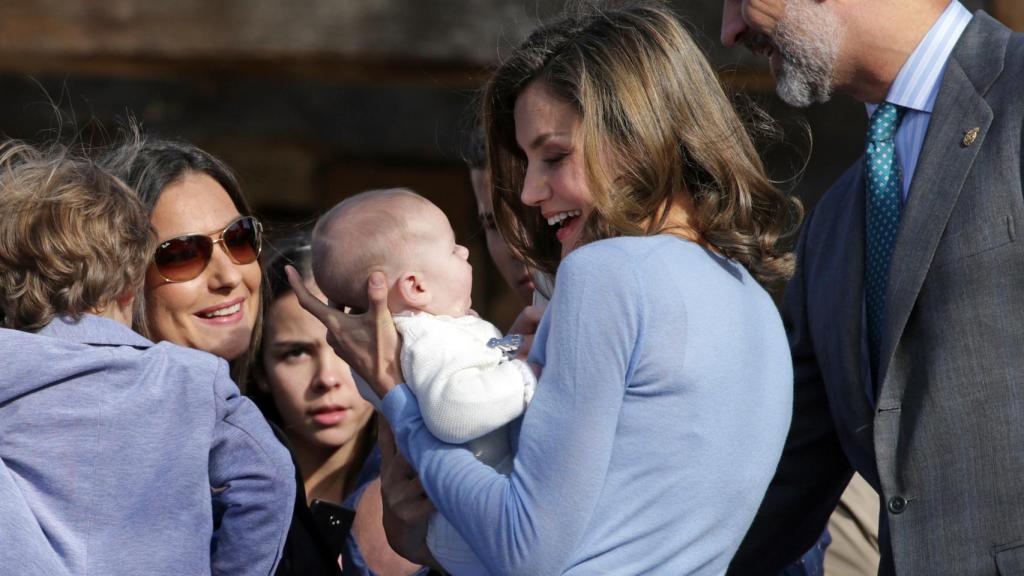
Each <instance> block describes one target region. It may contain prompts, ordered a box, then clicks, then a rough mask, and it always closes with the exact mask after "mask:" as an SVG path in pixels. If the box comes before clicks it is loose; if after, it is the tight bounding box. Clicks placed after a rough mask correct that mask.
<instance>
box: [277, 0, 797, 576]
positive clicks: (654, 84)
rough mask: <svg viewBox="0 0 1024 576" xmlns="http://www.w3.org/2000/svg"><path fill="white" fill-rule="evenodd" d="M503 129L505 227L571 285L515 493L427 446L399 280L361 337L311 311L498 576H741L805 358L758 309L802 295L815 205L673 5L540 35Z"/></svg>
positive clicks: (497, 139) (493, 158)
mask: <svg viewBox="0 0 1024 576" xmlns="http://www.w3.org/2000/svg"><path fill="white" fill-rule="evenodd" d="M483 119H484V123H485V125H486V128H487V134H488V152H489V158H490V166H491V170H492V178H493V183H492V193H493V196H494V200H495V202H494V205H495V217H496V219H497V221H498V224H499V227H500V228H501V230H502V233H503V235H504V236H505V237H506V238H507V239H508V240H509V241H510V243H511V244H512V246H513V248H514V250H515V251H516V252H517V253H518V254H520V255H522V256H523V257H524V258H525V259H526V261H527V263H528V264H530V265H531V266H533V267H535V268H538V269H541V270H545V271H549V272H554V271H556V269H557V283H556V287H555V291H554V294H553V297H552V300H551V303H550V305H549V307H548V309H547V312H546V313H545V316H544V319H543V320H542V322H541V325H540V327H539V329H538V332H537V335H536V339H535V341H534V345H533V349H532V350H531V353H530V360H531V361H533V362H534V363H536V364H538V365H540V366H541V367H542V374H541V378H540V381H539V383H538V385H537V391H536V395H535V396H534V399H533V403H532V404H531V405H530V407H529V408H528V409H527V411H526V414H525V415H524V417H523V419H522V422H521V429H520V434H519V437H518V445H517V453H516V457H515V464H514V469H513V471H512V473H511V474H510V475H508V476H504V475H501V474H498V473H496V472H495V471H493V470H489V469H487V468H486V467H484V466H482V465H480V464H479V463H478V462H476V461H475V460H474V459H473V457H472V455H471V454H469V453H467V452H465V451H464V450H460V449H458V448H456V447H451V446H447V445H445V444H443V443H441V442H439V441H437V440H436V439H435V438H433V437H432V436H431V435H430V434H429V432H428V431H427V430H426V428H425V427H424V425H423V420H422V418H421V416H420V413H419V408H418V406H417V403H416V401H415V398H414V397H413V395H412V394H411V393H410V392H409V390H408V389H407V388H406V387H405V386H404V385H403V384H401V382H402V374H401V369H400V363H399V362H398V361H397V359H396V358H395V355H394V351H395V350H396V345H395V341H396V337H395V335H394V330H393V328H392V327H391V323H390V319H389V317H388V315H387V311H386V307H385V306H383V302H384V299H386V288H385V286H386V283H385V282H382V281H381V280H382V279H381V278H380V276H381V274H380V273H375V274H373V275H371V277H370V280H369V292H370V295H371V310H370V313H369V314H366V315H365V316H363V317H358V316H355V317H352V316H345V315H343V314H341V313H339V312H338V311H337V310H333V309H331V308H328V307H326V306H324V305H323V304H322V303H320V302H318V301H317V300H315V299H314V298H312V297H310V296H309V295H308V294H305V293H303V292H301V291H300V292H299V293H300V301H302V302H303V303H304V305H306V306H307V307H308V309H310V310H312V311H314V313H315V314H317V315H318V316H319V317H320V318H321V319H322V320H323V321H324V322H325V323H326V324H327V325H328V327H329V328H331V329H332V333H333V335H334V338H335V340H337V342H338V345H337V349H338V351H339V353H341V354H342V355H343V357H345V358H346V360H348V361H349V363H350V364H351V365H353V366H354V367H355V368H356V370H357V371H359V372H360V373H361V374H363V375H364V376H366V377H367V379H368V381H369V383H370V384H371V386H372V387H373V389H374V391H375V392H376V393H377V394H378V395H380V396H381V398H382V400H383V402H382V405H383V413H384V415H385V417H386V418H387V420H388V421H389V422H390V424H391V426H392V427H393V429H394V432H395V437H396V440H397V443H398V447H399V448H400V449H401V451H402V453H403V454H404V455H405V456H406V457H407V458H408V459H409V461H410V462H411V464H412V465H413V467H414V468H415V469H416V471H417V472H418V473H419V477H420V480H421V481H422V483H423V486H424V488H425V489H426V492H427V494H428V495H429V496H430V499H431V500H432V501H433V502H434V504H435V505H436V506H437V509H438V511H440V513H441V514H443V515H445V517H446V518H447V519H448V520H449V521H450V522H451V523H452V524H453V525H455V527H456V528H458V529H459V531H460V533H462V534H463V535H464V536H465V537H466V539H467V540H468V541H469V543H470V545H471V546H472V548H473V549H474V551H475V552H476V553H477V555H478V556H479V558H480V559H481V561H483V562H484V563H485V564H486V565H487V567H488V569H489V571H491V572H493V573H496V574H557V573H581V574H602V573H628V574H647V573H664V574H721V573H724V572H725V570H726V567H727V566H728V563H729V560H730V558H731V557H732V555H733V554H734V553H735V551H736V549H737V547H738V546H739V543H740V541H741V539H742V538H743V535H744V533H745V532H746V529H747V527H748V526H749V525H750V522H751V520H752V519H753V517H754V514H755V513H756V511H757V508H758V505H759V504H760V501H761V498H762V496H763V495H764V492H765V490H766V488H767V486H768V483H769V481H770V480H771V477H772V474H773V473H774V471H775V466H776V464H777V462H778V458H779V455H780V453H781V450H782V445H783V442H784V440H785V436H786V432H787V429H788V426H789V420H790V415H791V402H792V396H791V394H792V392H791V386H792V366H791V362H790V357H789V350H788V346H787V344H786V337H785V333H784V330H783V327H782V322H781V320H780V318H779V315H778V312H777V310H776V308H775V306H774V304H773V302H772V300H771V298H770V297H769V295H768V293H767V292H766V291H765V289H764V288H763V287H762V285H774V284H776V283H778V282H781V281H783V280H784V279H785V278H786V277H787V276H788V275H789V274H790V273H791V271H792V267H793V260H792V256H791V255H790V254H788V253H786V252H785V251H783V250H782V249H780V248H779V246H778V241H779V239H780V238H781V237H783V236H785V235H786V234H787V233H789V232H791V231H792V230H793V229H794V228H795V226H796V224H797V223H798V221H799V216H800V207H799V204H798V203H797V202H796V201H795V200H792V199H790V198H788V197H787V196H786V195H784V194H783V193H781V192H780V191H778V190H777V189H776V188H774V187H773V186H772V184H771V182H770V180H769V179H768V177H767V176H766V174H765V170H764V167H763V165H762V163H761V160H760V159H759V157H758V155H757V150H756V149H755V147H754V144H753V142H752V140H751V138H750V136H749V134H748V132H747V131H746V129H745V127H744V124H743V123H742V122H741V120H740V118H739V117H738V115H737V113H736V112H735V110H734V109H733V107H732V105H731V102H730V101H729V99H728V98H727V97H726V96H725V94H724V92H723V91H722V88H721V86H720V84H719V81H718V78H717V76H716V75H715V72H714V70H712V68H711V67H710V65H709V64H708V62H707V60H706V59H705V57H704V55H703V54H702V53H701V51H700V49H699V48H698V47H697V46H696V44H695V43H694V42H693V40H692V38H690V36H689V35H688V34H687V33H686V31H685V30H684V29H683V27H682V26H681V25H680V24H679V22H678V21H677V20H676V18H675V17H674V16H673V15H672V14H671V13H670V12H669V11H668V10H667V9H665V8H662V7H660V5H651V4H644V5H637V6H632V7H626V8H622V9H613V10H604V11H598V10H595V9H588V10H585V11H584V12H582V13H580V14H577V15H573V16H570V17H568V18H565V19H563V20H561V21H559V22H556V23H553V24H550V25H547V26H544V27H542V28H540V29H539V30H537V31H536V32H535V33H534V34H533V35H532V36H531V37H530V38H529V39H527V40H526V42H525V43H523V44H522V45H521V46H520V47H519V48H518V49H517V50H516V51H515V52H514V53H513V54H512V55H511V56H510V57H509V58H508V59H507V60H506V61H505V62H504V63H502V65H501V66H500V67H499V68H498V70H497V71H496V72H495V74H494V76H493V77H492V78H491V80H490V82H489V83H488V85H487V88H486V92H485V95H484V111H483ZM314 257H315V256H314ZM293 284H294V283H293Z"/></svg>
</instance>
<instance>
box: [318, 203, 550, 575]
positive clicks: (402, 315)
mask: <svg viewBox="0 0 1024 576" xmlns="http://www.w3.org/2000/svg"><path fill="white" fill-rule="evenodd" d="M468 257H469V251H468V250H467V249H466V248H465V247H464V246H460V245H458V244H456V243H455V234H454V232H453V231H452V227H451V225H450V224H449V223H448V218H447V217H446V216H445V215H444V212H442V211H441V209H439V208H438V207H437V206H435V205H434V204H433V203H431V202H430V201H429V200H427V199H426V198H423V197H422V196H420V195H418V194H416V193H414V192H412V191H410V190H406V189H401V188H399V189H391V190H375V191H370V192H364V193H362V194H359V195H356V196H353V197H351V198H349V199H347V200H345V201H343V202H342V203H340V204H338V205H337V206H335V207H334V208H333V209H331V210H330V211H329V212H328V213H327V214H325V215H324V216H323V217H322V218H321V219H320V221H319V222H318V223H317V226H316V228H315V230H314V231H313V274H314V276H315V277H316V282H317V284H318V285H319V286H320V288H321V289H322V290H323V292H324V294H325V295H326V296H327V297H328V298H329V299H330V300H331V301H332V302H334V303H336V304H338V305H345V306H349V307H352V308H366V307H367V303H368V297H367V294H366V278H367V277H368V276H369V275H370V272H371V271H373V270H382V271H383V272H384V273H385V275H386V276H387V278H388V281H389V282H390V283H391V284H390V285H389V286H388V309H389V310H390V311H391V313H392V314H393V315H394V320H395V326H396V327H397V329H398V331H399V333H401V335H402V351H401V362H402V372H403V374H404V375H405V384H406V386H408V387H409V389H410V390H412V392H413V393H414V394H415V395H416V397H417V399H418V400H419V405H420V411H421V412H422V414H423V420H424V422H425V423H426V426H427V428H428V429H429V430H430V432H431V433H432V434H434V436H436V437H437V438H438V439H440V440H443V441H445V442H449V443H452V444H466V445H467V447H468V448H469V449H470V450H471V451H472V452H473V454H474V455H475V456H476V457H477V459H479V460H480V461H481V462H484V463H485V464H488V465H489V466H491V467H493V468H494V469H496V470H497V471H499V472H502V473H505V474H507V473H509V472H510V471H511V469H512V452H511V447H510V445H509V437H508V427H507V426H506V425H507V424H508V423H509V422H511V421H512V420H514V419H515V418H517V417H519V416H520V415H522V413H523V411H524V410H525V408H526V405H527V404H528V403H529V402H530V399H531V398H532V397H533V391H534V387H535V386H536V382H537V379H536V376H535V375H534V373H533V371H532V369H531V367H530V366H529V365H527V364H526V362H523V361H522V360H516V359H512V358H511V355H512V354H514V352H515V349H516V348H517V347H518V343H517V342H514V340H515V338H514V337H510V338H501V334H500V332H499V331H498V330H497V328H495V327H494V326H493V325H492V324H490V323H488V322H486V321H484V320H482V319H480V318H479V317H477V316H476V314H475V313H474V312H473V311H472V310H471V309H470V305H471V299H470V292H471V291H472V288H473V269H472V267H471V266H470V264H469V262H468V261H467V258H468ZM356 381H357V383H359V385H360V390H361V392H362V394H363V396H365V397H366V398H367V399H368V400H370V401H371V402H373V403H374V404H375V405H376V406H377V407H378V408H379V407H380V406H379V402H380V400H379V399H378V398H377V397H376V395H375V394H374V393H373V392H372V391H371V390H370V389H369V387H368V386H367V385H366V383H365V382H364V381H362V379H361V378H358V377H356ZM427 545H428V546H429V547H430V551H431V553H432V554H433V555H434V558H436V559H437V560H438V561H439V562H440V563H441V564H442V565H443V566H444V567H445V569H446V570H448V571H449V572H452V573H454V574H484V573H486V570H485V569H484V567H483V565H482V564H480V562H479V560H477V558H476V556H475V555H474V554H473V552H472V551H471V550H470V548H469V546H468V545H467V544H466V543H465V542H464V541H463V540H462V538H461V537H460V536H459V534H458V533H457V532H456V531H455V529H454V528H453V527H452V526H451V525H450V524H448V522H447V521H446V520H445V519H444V518H443V517H441V516H440V515H435V516H434V518H432V519H431V521H430V526H429V530H428V534H427Z"/></svg>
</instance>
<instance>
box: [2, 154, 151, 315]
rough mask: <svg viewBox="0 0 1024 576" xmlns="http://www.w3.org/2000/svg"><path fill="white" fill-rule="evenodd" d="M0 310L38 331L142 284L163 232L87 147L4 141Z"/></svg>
mask: <svg viewBox="0 0 1024 576" xmlns="http://www.w3.org/2000/svg"><path fill="white" fill-rule="evenodd" d="M0 214H3V218H0V309H2V311H3V324H4V325H5V326H6V327H8V328H16V329H19V330H27V331H36V330H38V329H40V328H42V327H43V326H45V325H46V324H48V323H49V322H50V321H51V320H52V319H53V318H54V317H55V316H70V317H73V318H78V317H81V316H82V315H83V314H86V313H90V312H100V311H102V310H104V309H106V308H107V307H108V306H111V305H115V304H116V300H117V299H118V297H119V296H121V295H123V294H125V292H126V291H130V292H132V293H135V294H136V295H137V294H138V293H139V292H140V291H141V288H142V283H143V280H144V278H145V273H146V267H147V264H148V262H149V256H150V254H151V252H152V251H153V249H154V248H155V246H156V236H155V234H154V232H153V229H152V227H151V226H150V223H149V218H148V217H147V214H146V210H145V208H144V207H143V206H142V203H141V202H140V201H139V199H138V198H137V197H136V196H135V193H134V192H133V191H132V190H131V189H130V188H128V187H127V186H126V185H125V184H124V183H123V182H121V180H119V179H118V178H116V177H115V176H113V175H112V174H111V173H110V172H108V171H106V170H104V169H103V168H101V167H99V166H98V165H97V164H96V163H94V162H93V161H92V160H90V159H88V158H86V157H85V156H84V155H81V156H79V155H76V154H75V153H73V152H72V151H70V150H69V149H67V148H65V147H62V146H54V147H52V148H50V149H41V148H36V147H33V146H31V145H28V144H25V143H21V142H17V141H8V142H6V143H4V144H2V145H0Z"/></svg>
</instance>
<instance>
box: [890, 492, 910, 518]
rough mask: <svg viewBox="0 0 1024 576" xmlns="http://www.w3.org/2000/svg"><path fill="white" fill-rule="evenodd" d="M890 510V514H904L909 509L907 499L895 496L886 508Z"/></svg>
mask: <svg viewBox="0 0 1024 576" xmlns="http://www.w3.org/2000/svg"><path fill="white" fill-rule="evenodd" d="M886 507H887V508H889V512H892V513H893V514H902V513H903V512H904V510H906V509H907V499H906V498H904V497H903V496H893V497H892V498H889V502H888V504H887V506H886Z"/></svg>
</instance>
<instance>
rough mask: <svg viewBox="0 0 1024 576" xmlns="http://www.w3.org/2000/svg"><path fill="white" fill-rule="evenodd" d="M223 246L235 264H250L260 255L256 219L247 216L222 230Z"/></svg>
mask: <svg viewBox="0 0 1024 576" xmlns="http://www.w3.org/2000/svg"><path fill="white" fill-rule="evenodd" d="M222 238H223V239H224V248H226V249H227V251H228V254H230V255H231V259H232V260H234V261H235V263H236V264H251V263H253V262H255V261H256V257H257V256H259V255H260V230H259V223H258V222H256V219H255V218H253V217H251V216H248V217H245V218H241V219H239V220H237V221H235V223H234V224H232V225H231V226H228V227H227V229H226V230H224V235H223V236H222Z"/></svg>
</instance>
